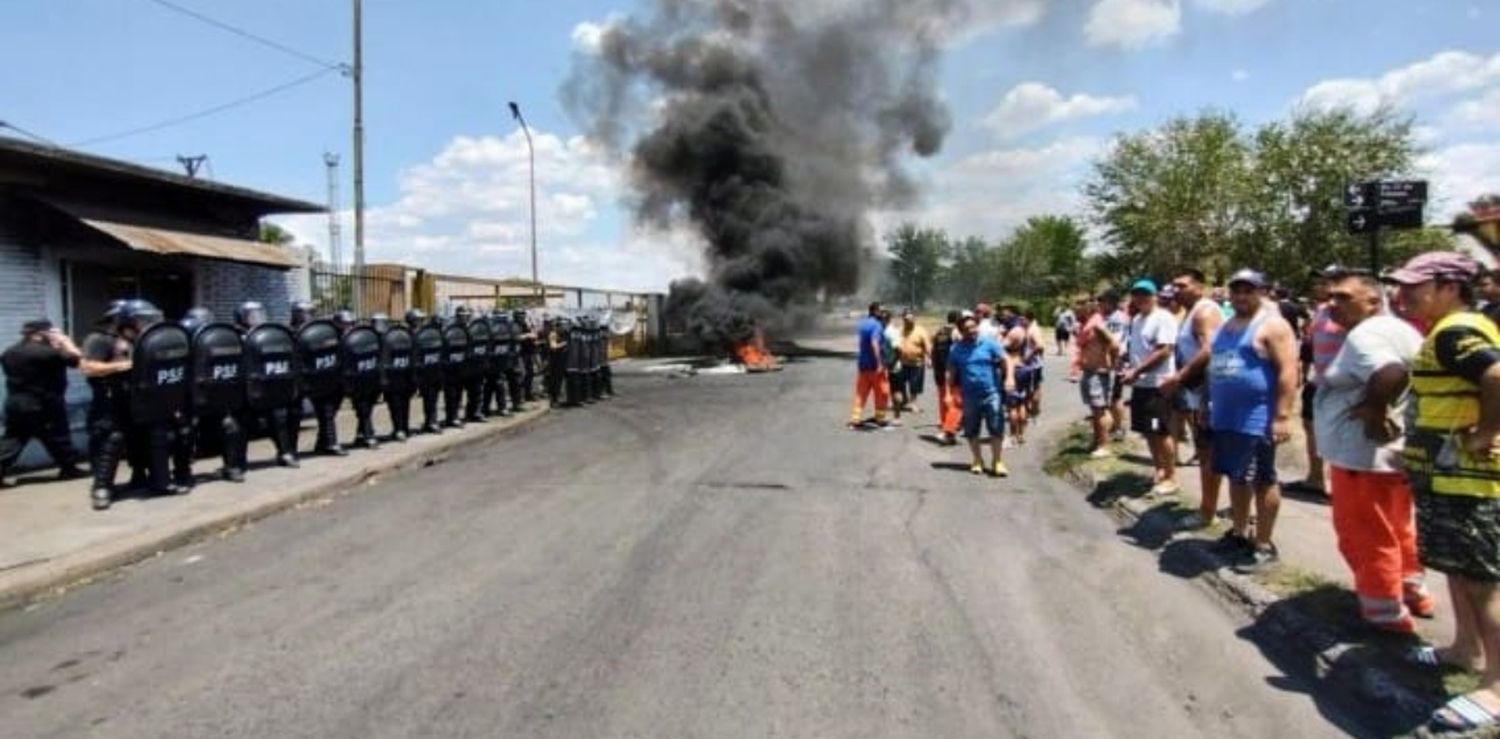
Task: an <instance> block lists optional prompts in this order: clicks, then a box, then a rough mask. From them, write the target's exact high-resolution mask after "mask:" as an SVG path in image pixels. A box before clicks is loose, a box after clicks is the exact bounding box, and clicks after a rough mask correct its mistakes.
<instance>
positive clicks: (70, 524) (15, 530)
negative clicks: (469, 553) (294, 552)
mask: <svg viewBox="0 0 1500 739" xmlns="http://www.w3.org/2000/svg"><path fill="white" fill-rule="evenodd" d="M413 411H414V416H413V420H414V425H416V424H417V423H420V417H421V409H420V403H419V402H416V403H414V408H413ZM546 412H547V409H546V403H545V401H543V402H538V403H532V404H531V405H530V409H529V410H527V411H524V412H522V413H520V414H517V415H515V416H512V417H510V418H492V419H490V420H489V421H488V422H486V423H479V424H469V425H467V426H465V427H464V428H463V429H458V430H454V429H448V430H445V431H444V432H443V433H442V434H440V435H426V434H417V435H416V436H414V437H412V438H411V439H410V440H408V441H406V442H405V443H398V442H386V443H382V444H381V446H380V448H379V449H377V450H373V451H371V450H361V449H351V450H350V452H349V456H347V457H321V456H307V455H306V452H307V451H308V450H310V449H311V448H312V446H313V441H314V440H313V438H312V428H313V422H312V420H311V419H306V420H304V424H303V429H302V434H301V437H300V444H299V447H300V448H301V449H302V451H303V452H304V456H303V457H302V466H301V467H300V468H298V469H289V468H283V467H277V466H275V465H274V463H273V461H272V460H273V459H274V457H275V451H274V448H273V447H272V445H271V442H270V441H269V440H266V439H259V440H256V441H253V442H251V444H250V455H249V459H250V470H249V471H248V472H247V473H246V475H245V482H243V483H231V482H224V481H222V480H220V479H219V477H218V474H217V473H218V469H219V467H220V460H219V459H218V458H217V457H213V458H204V459H200V460H198V461H197V462H196V463H195V464H194V466H193V472H194V474H195V476H196V477H197V479H198V485H197V487H196V488H194V489H193V491H192V492H191V493H190V494H188V495H183V496H174V497H148V498H129V497H127V498H125V499H122V500H117V501H116V502H115V504H114V505H113V506H112V507H111V508H110V509H109V510H107V511H93V510H91V509H90V507H89V492H88V491H89V483H90V481H89V480H88V479H87V478H85V479H80V480H70V481H66V482H59V481H57V480H55V479H54V477H53V476H54V475H55V471H54V470H42V471H37V472H33V473H30V474H26V475H22V476H21V477H20V479H19V481H18V484H16V485H15V486H13V487H8V488H3V489H0V608H8V607H11V606H14V605H17V604H21V603H24V602H26V601H29V600H31V599H34V598H36V597H38V596H40V595H44V594H46V593H47V592H49V591H54V590H58V589H61V588H66V587H68V586H69V585H71V584H73V583H75V582H77V581H80V580H85V579H87V578H89V577H92V576H95V575H97V574H99V573H102V572H105V571H107V570H110V569H112V568H115V567H120V566H122V565H126V564H129V563H131V562H134V561H136V560H140V559H144V558H146V557H149V556H152V555H153V554H156V553H157V552H160V551H163V550H166V549H171V548H173V547H176V546H180V545H182V544H184V543H186V542H188V541H191V540H193V539H195V538H199V537H202V536H205V535H207V534H211V533H213V532H215V531H219V530H222V529H225V528H230V527H232V526H237V525H240V524H243V523H246V522H249V521H254V520H257V519H260V518H264V517H266V516H269V515H271V514H273V513H276V512H278V511H281V510H285V509H287V508H291V507H293V506H296V505H298V504H300V503H303V502H305V501H309V500H313V499H317V498H321V497H327V496H331V495H335V494H338V493H339V492H341V491H344V490H346V489H349V488H352V487H354V486H356V485H358V484H360V483H362V482H365V481H367V480H371V479H373V478H375V477H376V476H379V475H384V474H389V473H393V472H397V471H400V470H404V469H410V468H415V467H419V466H424V465H427V464H431V463H432V462H434V461H437V460H440V459H442V458H443V457H445V456H447V455H448V454H449V453H451V452H453V451H454V450H456V449H458V448H461V447H465V446H469V445H472V444H474V443H477V442H479V441H482V440H484V439H488V438H490V437H493V436H495V435H496V434H499V433H501V432H503V431H506V430H508V429H512V428H515V427H517V426H519V425H521V424H523V423H526V422H528V421H531V420H533V419H536V418H538V417H540V416H541V415H543V414H545V413H546ZM338 422H339V438H340V439H342V440H344V441H345V442H346V443H347V441H348V440H350V439H352V438H353V437H354V413H353V411H352V410H351V409H350V408H349V406H348V403H345V405H344V409H343V411H342V412H341V413H340V414H339V418H338ZM389 423H390V417H389V416H388V415H387V413H386V409H385V408H384V407H383V406H382V407H381V408H379V409H377V410H376V416H375V428H376V431H377V433H379V434H380V435H381V437H382V438H384V436H385V435H386V434H387V433H388V432H389ZM122 467H125V466H124V465H122ZM127 475H128V471H127V470H122V471H121V474H120V479H121V480H123V479H125V477H126V476H127Z"/></svg>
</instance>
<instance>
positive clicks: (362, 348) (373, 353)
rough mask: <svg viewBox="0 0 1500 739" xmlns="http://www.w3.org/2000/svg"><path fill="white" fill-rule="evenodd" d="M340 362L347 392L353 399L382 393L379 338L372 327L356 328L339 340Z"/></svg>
mask: <svg viewBox="0 0 1500 739" xmlns="http://www.w3.org/2000/svg"><path fill="white" fill-rule="evenodd" d="M339 350H340V352H339V353H340V355H341V356H340V357H339V361H340V363H341V364H342V365H343V368H344V389H345V391H346V392H348V393H349V394H350V395H352V396H360V397H364V396H370V395H375V394H378V393H379V392H380V373H381V366H380V358H381V352H380V334H378V333H375V329H373V328H371V327H369V326H355V327H354V328H351V329H349V330H348V331H347V332H345V333H344V335H343V336H342V337H340V342H339Z"/></svg>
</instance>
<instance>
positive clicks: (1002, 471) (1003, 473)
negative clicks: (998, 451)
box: [990, 462, 1010, 477]
mask: <svg viewBox="0 0 1500 739" xmlns="http://www.w3.org/2000/svg"><path fill="white" fill-rule="evenodd" d="M990 472H991V474H993V475H994V476H995V477H1010V470H1008V469H1006V467H1005V463H1004V462H996V463H995V466H994V467H993V468H991V469H990Z"/></svg>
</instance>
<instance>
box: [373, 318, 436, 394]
mask: <svg viewBox="0 0 1500 739" xmlns="http://www.w3.org/2000/svg"><path fill="white" fill-rule="evenodd" d="M414 350H415V346H414V343H413V339H412V333H411V330H410V329H408V328H406V327H405V326H395V325H393V326H391V328H390V329H389V330H387V331H386V332H385V334H384V335H382V336H381V337H380V367H381V369H382V370H383V371H384V373H385V374H384V377H383V378H382V380H381V386H382V387H386V388H389V389H391V390H392V391H395V392H401V393H404V392H407V391H408V390H410V389H411V387H412V357H413V356H414V354H415V352H414ZM440 359H441V358H440Z"/></svg>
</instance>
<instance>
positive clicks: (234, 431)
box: [219, 415, 249, 482]
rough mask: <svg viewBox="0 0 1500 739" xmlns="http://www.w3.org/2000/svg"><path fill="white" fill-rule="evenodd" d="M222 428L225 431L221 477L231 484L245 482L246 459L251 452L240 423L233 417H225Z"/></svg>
mask: <svg viewBox="0 0 1500 739" xmlns="http://www.w3.org/2000/svg"><path fill="white" fill-rule="evenodd" d="M221 427H222V428H223V431H224V455H223V457H224V468H223V469H221V470H219V475H220V476H221V477H223V478H224V479H225V480H228V481H230V482H244V481H245V457H246V456H247V455H248V454H249V450H248V449H246V440H245V434H244V432H243V430H241V428H240V422H239V420H238V419H236V418H235V417H234V416H232V415H229V416H225V417H224V421H223V423H222V424H221Z"/></svg>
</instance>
